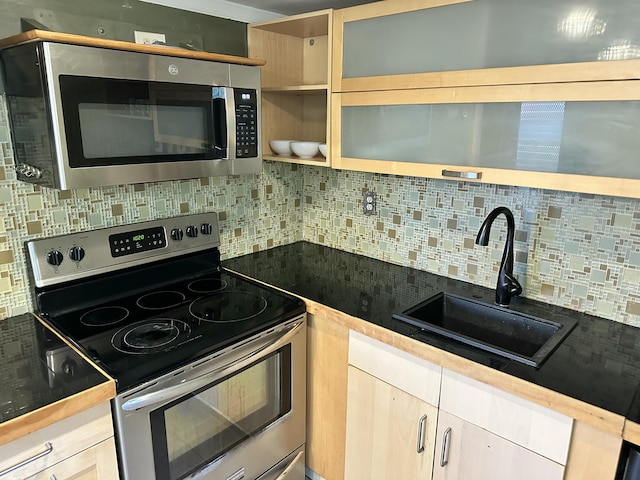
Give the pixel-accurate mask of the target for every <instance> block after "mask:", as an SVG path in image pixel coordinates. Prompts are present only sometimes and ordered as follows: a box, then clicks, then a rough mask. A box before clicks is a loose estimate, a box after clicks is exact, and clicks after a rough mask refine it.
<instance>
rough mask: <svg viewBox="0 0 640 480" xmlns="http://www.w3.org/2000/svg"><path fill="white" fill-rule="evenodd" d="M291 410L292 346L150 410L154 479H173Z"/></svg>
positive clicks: (203, 463) (199, 466)
mask: <svg viewBox="0 0 640 480" xmlns="http://www.w3.org/2000/svg"><path fill="white" fill-rule="evenodd" d="M290 410H291V346H290V345H287V346H286V347H283V348H282V349H280V350H278V351H277V352H274V353H273V354H271V355H269V356H267V357H265V358H263V359H261V360H260V361H258V362H256V363H254V364H252V365H250V366H249V367H247V368H245V369H243V370H241V371H239V372H236V373H234V374H233V375H230V376H228V377H225V378H223V379H221V380H219V381H217V382H215V383H213V384H211V385H209V386H207V387H205V388H203V389H200V390H198V391H197V392H193V393H190V394H189V395H187V396H185V397H182V398H180V399H179V400H176V401H174V402H171V403H170V404H167V405H164V406H163V407H162V408H160V409H157V410H155V411H153V412H151V413H150V419H151V436H152V439H153V452H154V459H155V468H156V478H157V479H158V480H177V479H180V478H183V477H184V476H185V475H188V474H190V473H193V472H194V471H196V470H198V469H199V468H201V467H203V466H205V465H207V464H208V463H210V462H212V461H213V460H215V459H216V458H218V457H220V456H221V455H223V454H224V453H226V452H227V451H229V450H231V449H232V448H233V447H235V446H236V445H238V444H240V443H241V442H242V441H244V440H245V439H247V438H248V437H250V436H251V435H253V434H255V433H257V432H258V431H260V430H262V429H263V428H265V427H267V426H268V425H269V424H271V423H273V422H274V421H275V420H277V419H278V418H280V417H282V416H283V415H285V414H286V413H287V412H289V411H290Z"/></svg>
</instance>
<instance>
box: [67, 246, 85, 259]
mask: <svg viewBox="0 0 640 480" xmlns="http://www.w3.org/2000/svg"><path fill="white" fill-rule="evenodd" d="M84 254H85V251H84V248H82V247H78V246H75V247H71V248H70V249H69V258H70V259H71V260H73V261H74V262H79V261H80V260H82V259H83V258H84Z"/></svg>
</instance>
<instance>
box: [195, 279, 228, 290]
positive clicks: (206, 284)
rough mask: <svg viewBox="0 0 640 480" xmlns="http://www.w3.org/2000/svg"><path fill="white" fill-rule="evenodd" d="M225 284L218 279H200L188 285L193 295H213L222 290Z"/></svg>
mask: <svg viewBox="0 0 640 480" xmlns="http://www.w3.org/2000/svg"><path fill="white" fill-rule="evenodd" d="M226 287H227V284H226V283H225V282H223V281H222V280H220V279H219V278H202V279H200V280H195V281H193V282H191V283H190V284H189V287H188V288H189V290H191V291H192V292H195V293H213V292H219V291H220V290H224V289H225V288H226Z"/></svg>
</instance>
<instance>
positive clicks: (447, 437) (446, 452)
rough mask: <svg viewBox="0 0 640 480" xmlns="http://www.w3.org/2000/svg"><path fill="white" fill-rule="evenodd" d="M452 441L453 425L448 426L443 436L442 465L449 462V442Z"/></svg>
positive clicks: (444, 465)
mask: <svg viewBox="0 0 640 480" xmlns="http://www.w3.org/2000/svg"><path fill="white" fill-rule="evenodd" d="M450 441H451V427H449V428H447V429H446V430H445V432H444V435H443V437H442V454H441V455H440V466H441V467H446V466H447V465H448V463H449V443H450Z"/></svg>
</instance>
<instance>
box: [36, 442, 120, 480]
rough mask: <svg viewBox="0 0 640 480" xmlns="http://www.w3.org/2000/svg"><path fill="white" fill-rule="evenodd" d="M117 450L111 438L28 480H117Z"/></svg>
mask: <svg viewBox="0 0 640 480" xmlns="http://www.w3.org/2000/svg"><path fill="white" fill-rule="evenodd" d="M118 478H120V477H119V474H118V462H117V459H116V448H115V443H114V440H113V437H112V438H109V439H107V440H105V441H103V442H100V443H99V444H97V445H94V446H93V447H91V448H87V449H86V450H84V451H82V452H80V453H77V454H76V455H74V456H73V457H70V458H67V459H66V460H64V461H63V462H60V463H58V464H57V465H54V466H53V467H50V468H47V469H46V470H43V471H41V472H39V473H38V474H36V475H34V476H32V477H29V479H28V480H53V479H55V480H117V479H118Z"/></svg>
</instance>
